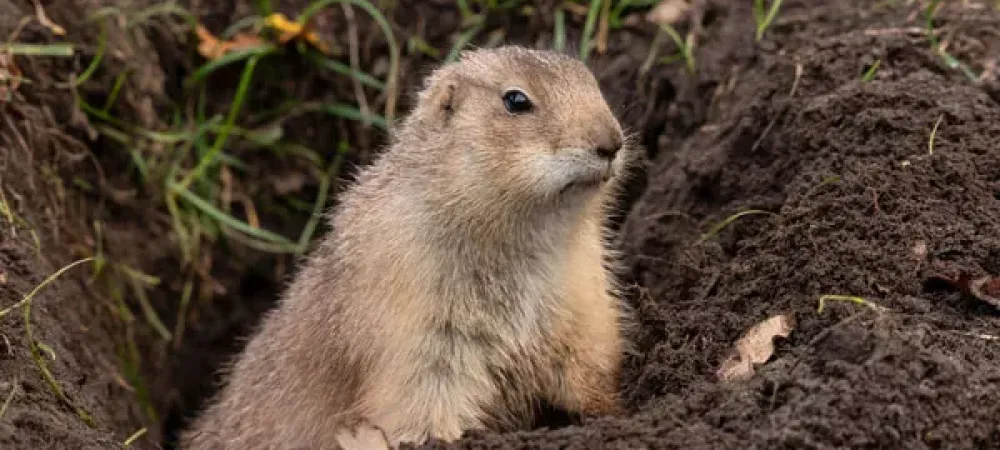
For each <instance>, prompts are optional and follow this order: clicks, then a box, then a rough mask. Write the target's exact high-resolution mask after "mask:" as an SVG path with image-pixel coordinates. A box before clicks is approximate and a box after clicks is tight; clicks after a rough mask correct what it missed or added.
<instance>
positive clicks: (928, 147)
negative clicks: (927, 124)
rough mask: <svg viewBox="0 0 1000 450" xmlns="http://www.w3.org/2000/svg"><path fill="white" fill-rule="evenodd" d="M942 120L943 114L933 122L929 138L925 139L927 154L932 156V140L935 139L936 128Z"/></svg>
mask: <svg viewBox="0 0 1000 450" xmlns="http://www.w3.org/2000/svg"><path fill="white" fill-rule="evenodd" d="M943 119H944V114H941V115H939V116H938V118H937V121H935V122H934V128H932V129H931V137H930V138H929V139H927V154H928V155H933V154H934V139H935V138H936V137H937V130H938V126H940V125H941V121H942V120H943Z"/></svg>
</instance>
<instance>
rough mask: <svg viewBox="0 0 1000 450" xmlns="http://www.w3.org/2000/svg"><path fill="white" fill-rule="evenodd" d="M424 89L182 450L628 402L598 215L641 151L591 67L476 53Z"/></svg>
mask: <svg viewBox="0 0 1000 450" xmlns="http://www.w3.org/2000/svg"><path fill="white" fill-rule="evenodd" d="M416 100H417V101H416V105H415V107H414V109H413V111H412V112H411V113H410V114H409V115H408V116H407V117H406V118H405V119H404V120H403V121H402V123H401V124H400V126H399V128H398V129H397V131H396V135H395V137H394V139H393V142H391V143H390V147H389V148H388V149H387V150H386V151H385V152H383V153H382V155H381V156H380V157H378V158H377V160H376V161H375V162H374V163H372V164H371V165H370V166H368V167H367V168H365V169H364V170H362V171H361V172H360V174H359V175H358V177H357V180H356V181H355V183H353V184H352V186H351V187H349V188H348V189H347V190H345V191H344V192H343V193H342V194H341V197H340V204H339V205H338V206H337V207H336V208H334V210H333V211H332V213H331V214H330V218H329V220H330V221H331V228H332V231H331V232H330V234H329V235H327V236H326V237H325V238H324V239H323V241H322V242H321V243H320V244H319V246H318V247H317V248H316V249H315V251H314V252H313V253H312V254H311V255H310V256H309V257H308V258H307V259H306V260H304V261H303V263H302V265H301V266H300V268H299V270H298V272H297V274H296V275H295V277H294V279H293V281H292V282H291V284H290V285H289V286H288V288H287V291H286V292H285V294H284V296H283V298H282V299H281V301H280V303H279V305H278V306H277V307H276V308H275V309H274V310H273V311H271V312H270V313H269V314H268V315H267V316H266V317H265V319H264V320H263V322H262V324H261V326H260V327H259V330H258V331H257V333H256V335H255V336H254V337H253V338H252V339H251V340H250V341H249V342H248V344H247V346H246V348H245V349H244V351H243V353H242V354H241V355H240V357H239V358H238V359H237V360H236V361H235V363H234V364H233V365H232V367H230V368H228V369H227V372H228V373H227V375H228V382H227V383H226V385H225V386H224V387H223V388H222V389H221V390H220V392H219V393H218V394H217V396H216V397H215V398H214V399H213V401H212V403H211V404H210V406H208V407H207V409H206V410H205V411H203V413H202V415H201V417H199V418H198V419H197V420H196V421H195V422H194V423H193V424H192V426H191V428H190V429H189V430H188V431H187V432H186V433H184V434H183V435H182V438H181V447H182V448H186V449H191V450H201V449H206V450H207V449H240V450H243V449H332V448H340V447H339V445H338V444H337V442H338V441H339V442H345V440H343V439H340V440H338V439H339V438H338V436H340V437H341V438H342V437H343V436H344V433H348V434H351V433H352V431H351V430H354V429H355V427H367V429H368V432H367V433H360V434H358V436H363V435H365V434H367V435H369V436H371V435H376V436H384V439H385V440H386V441H388V442H384V443H383V444H382V445H385V444H388V445H392V446H396V445H398V444H400V443H402V442H413V443H421V442H424V441H426V440H427V439H428V438H432V437H433V438H437V439H442V440H445V441H452V440H455V439H458V438H459V437H461V435H462V434H463V432H464V431H466V430H469V429H476V428H478V429H495V430H511V429H516V428H517V427H522V426H525V425H526V424H527V423H529V422H530V421H531V420H532V418H533V414H534V412H535V407H536V405H537V403H538V401H539V400H540V399H545V400H547V401H549V402H551V404H553V405H555V406H558V407H562V408H564V409H565V410H567V411H570V412H577V413H580V414H582V415H585V416H587V415H603V414H614V413H618V412H621V411H622V410H623V407H622V405H621V400H620V398H619V395H618V376H619V367H620V359H621V356H622V352H623V347H624V345H625V344H624V340H623V338H622V329H621V327H622V326H623V324H624V320H625V319H626V317H627V315H626V313H625V310H624V306H623V305H622V304H621V303H620V301H619V299H618V296H617V294H616V292H617V291H616V285H615V280H614V278H613V276H612V274H611V272H610V271H609V268H610V264H611V262H612V261H613V255H612V254H611V251H610V250H609V248H608V247H609V246H608V245H607V242H606V236H605V230H606V228H605V225H604V221H605V214H606V211H605V210H606V207H607V206H608V204H609V199H610V198H611V196H612V194H613V193H614V192H615V190H616V188H617V187H619V186H620V185H621V184H622V183H621V181H622V180H623V177H624V173H625V170H626V169H628V168H629V164H631V163H633V162H637V161H638V160H637V158H636V155H637V152H636V151H635V149H634V147H633V146H632V145H630V143H629V142H630V139H629V136H627V135H626V134H624V133H623V131H622V127H621V125H620V123H619V122H618V120H617V119H616V118H615V116H614V114H613V113H612V111H611V109H610V108H609V106H608V104H607V103H606V101H605V99H604V97H603V95H602V93H601V91H600V88H599V86H598V84H597V81H596V79H595V78H594V76H593V74H592V73H591V72H590V70H589V69H588V68H587V67H586V66H585V65H584V64H583V63H581V62H580V61H578V60H575V59H573V58H571V57H569V56H565V55H561V54H557V53H554V52H548V51H544V50H530V49H526V48H523V47H517V46H506V47H500V48H494V49H482V50H473V51H466V52H463V53H462V55H461V58H460V59H459V61H458V62H455V63H449V64H445V65H443V66H441V67H439V68H437V69H436V70H435V71H434V72H433V73H431V74H430V76H428V77H427V79H426V80H425V84H424V87H423V89H422V90H421V91H420V92H419V94H418V96H417V99H416ZM372 427H374V429H376V430H379V431H381V433H375V432H371V430H372ZM345 445H346V444H345ZM354 445H357V446H358V447H354V448H362V446H361V444H354ZM372 445H375V446H376V447H377V446H378V445H377V444H372Z"/></svg>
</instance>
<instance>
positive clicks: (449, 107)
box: [424, 73, 461, 120]
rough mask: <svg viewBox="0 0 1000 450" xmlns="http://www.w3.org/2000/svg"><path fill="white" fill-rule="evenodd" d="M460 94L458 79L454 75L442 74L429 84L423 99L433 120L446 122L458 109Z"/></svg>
mask: <svg viewBox="0 0 1000 450" xmlns="http://www.w3.org/2000/svg"><path fill="white" fill-rule="evenodd" d="M460 94H461V92H460V91H459V83H458V78H457V77H456V76H455V74H453V73H447V74H442V76H440V77H439V78H438V79H437V80H434V82H433V83H431V86H430V87H429V89H428V92H427V93H426V95H425V97H424V104H425V105H426V106H428V107H429V108H428V109H429V110H430V112H431V114H432V115H433V116H434V117H435V118H439V119H443V120H448V119H449V118H451V116H452V114H454V112H455V110H456V109H458V102H459V100H460Z"/></svg>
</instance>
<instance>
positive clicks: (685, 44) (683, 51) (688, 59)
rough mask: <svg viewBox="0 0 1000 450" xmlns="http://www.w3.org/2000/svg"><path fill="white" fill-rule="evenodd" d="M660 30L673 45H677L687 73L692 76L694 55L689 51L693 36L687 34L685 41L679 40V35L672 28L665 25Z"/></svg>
mask: <svg viewBox="0 0 1000 450" xmlns="http://www.w3.org/2000/svg"><path fill="white" fill-rule="evenodd" d="M660 29H661V30H663V32H665V33H667V35H668V36H670V39H672V40H673V41H674V44H675V45H677V49H678V51H679V52H680V56H681V57H682V58H684V64H685V66H686V67H687V70H688V72H690V73H692V74H693V73H694V72H695V63H694V53H693V52H692V51H691V39H692V38H693V36H692V35H691V34H690V33H688V35H687V38H686V39H681V35H680V33H678V32H677V30H675V29H674V27H672V26H670V25H667V24H663V25H660Z"/></svg>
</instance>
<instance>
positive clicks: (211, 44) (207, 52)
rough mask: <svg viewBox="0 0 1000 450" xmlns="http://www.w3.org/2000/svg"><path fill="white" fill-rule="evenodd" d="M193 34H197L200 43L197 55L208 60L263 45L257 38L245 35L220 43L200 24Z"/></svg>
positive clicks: (238, 35)
mask: <svg viewBox="0 0 1000 450" xmlns="http://www.w3.org/2000/svg"><path fill="white" fill-rule="evenodd" d="M195 32H196V33H197V34H198V40H199V41H200V42H198V53H200V54H201V56H204V57H205V58H206V59H209V60H213V59H218V58H219V57H221V56H222V55H224V54H226V53H228V52H231V51H234V50H242V49H246V48H252V47H257V46H259V45H262V44H263V43H264V42H263V41H261V40H260V38H258V37H257V36H253V35H250V34H246V33H237V34H236V35H234V36H233V38H232V39H231V40H228V41H220V40H219V39H218V38H216V37H215V36H214V35H213V34H212V32H210V31H208V29H207V28H205V27H204V26H202V25H201V24H199V25H198V28H197V29H195Z"/></svg>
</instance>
